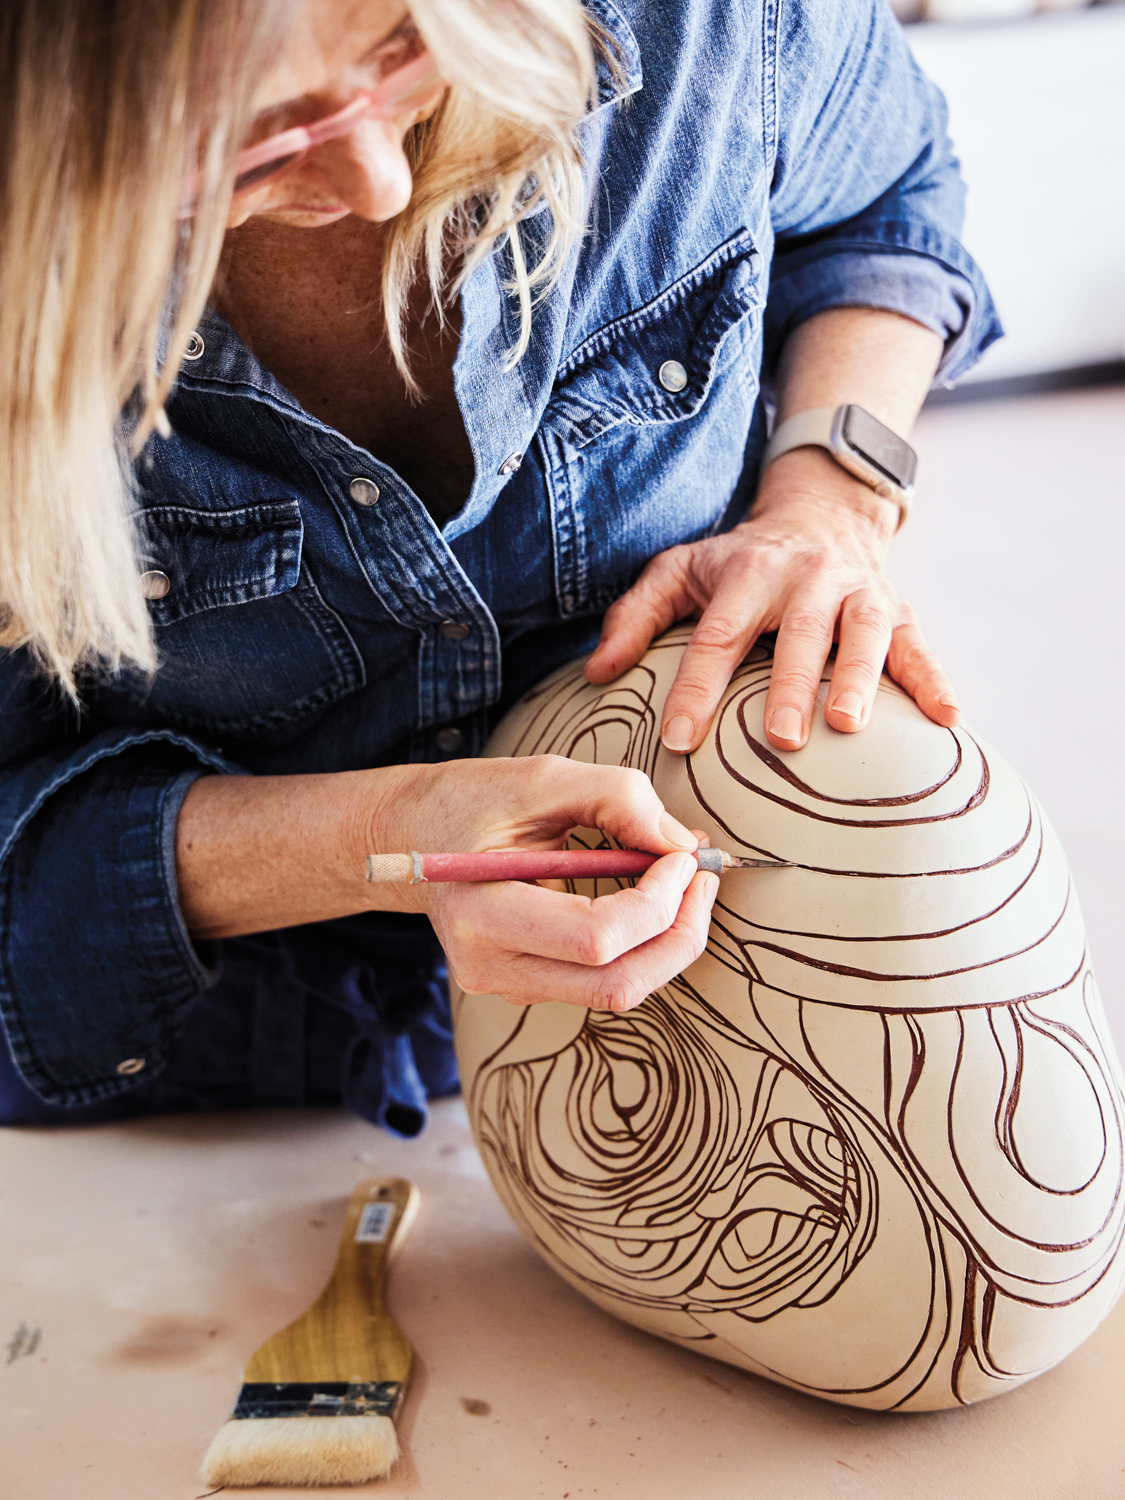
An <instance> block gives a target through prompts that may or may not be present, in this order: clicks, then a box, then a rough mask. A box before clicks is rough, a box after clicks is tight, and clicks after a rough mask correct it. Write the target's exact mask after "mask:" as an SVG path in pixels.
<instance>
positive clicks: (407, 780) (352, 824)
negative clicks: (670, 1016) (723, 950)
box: [177, 756, 718, 1010]
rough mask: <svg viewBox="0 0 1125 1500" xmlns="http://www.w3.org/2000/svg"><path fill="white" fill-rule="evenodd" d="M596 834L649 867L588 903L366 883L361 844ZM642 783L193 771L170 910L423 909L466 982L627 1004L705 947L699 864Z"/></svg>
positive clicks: (404, 845)
mask: <svg viewBox="0 0 1125 1500" xmlns="http://www.w3.org/2000/svg"><path fill="white" fill-rule="evenodd" d="M578 826H581V827H587V828H590V827H593V828H602V829H604V830H605V831H606V832H607V833H608V834H609V835H610V836H611V837H612V838H614V839H616V840H617V841H618V842H619V843H620V844H622V845H624V846H625V847H627V848H638V849H647V850H651V851H652V852H653V853H658V854H666V855H668V856H669V857H668V858H666V859H661V860H658V861H657V863H656V864H655V865H653V866H652V868H651V869H650V870H649V871H648V872H647V873H646V874H645V875H644V876H643V877H642V878H641V879H640V881H638V883H637V885H636V887H635V888H632V889H626V890H622V891H617V892H615V893H614V894H612V895H608V896H603V897H600V898H598V899H597V900H595V901H590V900H587V899H586V898H585V897H581V896H574V895H570V894H568V893H565V892H559V891H552V890H547V889H544V888H542V887H540V886H538V885H535V884H528V883H524V882H520V881H501V882H495V883H482V884H480V885H473V884H465V885H458V884H450V885H440V884H435V885H430V884H427V883H422V884H420V885H368V884H367V883H366V882H365V880H364V878H363V866H364V860H363V856H364V855H365V854H366V853H392V852H400V851H403V850H407V849H411V848H415V849H433V850H441V849H465V850H473V849H508V848H520V847H522V848H557V847H558V846H559V845H560V844H561V843H562V842H563V840H564V839H565V837H566V834H567V832H568V831H569V829H571V828H573V827H578ZM695 847H696V839H695V838H694V837H693V836H692V835H691V834H690V833H689V832H688V830H687V829H686V828H682V827H680V825H679V824H678V823H676V821H675V819H673V818H670V817H669V816H668V814H667V813H665V812H664V809H663V807H662V806H661V803H660V800H659V798H658V797H657V795H656V793H655V791H654V790H653V787H652V783H651V782H650V781H649V779H648V777H647V776H644V775H643V774H642V773H641V772H639V771H635V770H624V769H620V768H617V767H610V766H591V765H585V764H583V763H580V762H573V761H569V760H563V759H560V758H559V757H557V756H530V757H527V758H525V759H523V758H521V759H513V760H505V759H500V758H497V759H481V760H473V761H451V762H449V763H447V764H444V765H435V766H429V765H407V766H388V767H385V768H383V769H381V770H373V771H356V772H350V773H338V774H335V775H328V776H274V777H227V776H212V777H207V778H205V779H204V780H202V781H199V782H197V783H196V784H195V785H194V786H193V787H192V789H191V791H190V792H189V794H188V797H187V799H186V800H185V804H184V807H183V810H182V812H181V814H180V820H179V824H178V828H177V873H178V877H179V892H180V904H181V909H182V911H183V914H184V917H185V920H186V921H187V924H188V929H189V931H191V932H192V934H193V935H194V936H196V937H227V936H235V935H237V934H239V933H244V932H256V931H264V930H268V929H271V928H276V927H287V926H292V925H296V924H299V923H305V922H316V921H324V920H327V919H329V918H332V917H340V916H347V915H350V914H353V913H356V912H361V911H364V910H368V909H371V908H376V907H377V908H381V909H384V910H396V911H421V912H425V913H426V915H427V916H429V918H430V919H431V921H432V922H433V924H434V928H435V930H436V932H437V935H438V938H439V939H440V941H441V943H442V945H443V947H444V948H445V951H446V954H447V956H448V958H449V963H450V968H451V971H452V972H453V973H454V975H455V976H456V977H457V978H458V980H459V982H460V983H461V985H462V987H463V988H464V989H466V990H468V991H470V992H474V991H475V992H477V993H490V992H494V993H497V994H502V995H505V996H507V997H508V998H509V999H513V1000H517V1001H519V1002H520V1003H521V1004H525V1005H526V1004H534V1003H536V1002H537V1001H539V1000H544V999H553V1000H563V1001H570V1002H571V1003H574V1004H578V1005H587V1006H594V1007H598V1008H601V1009H614V1010H627V1009H629V1008H630V1007H631V1006H633V1005H636V1004H638V1003H639V1002H640V1001H641V1000H642V999H643V998H644V997H645V995H647V994H649V993H651V991H652V990H654V989H657V988H659V986H660V985H662V984H664V983H666V982H667V980H668V979H669V978H671V976H672V975H673V974H678V973H679V972H680V970H681V969H683V968H684V966H685V965H686V964H688V963H690V962H692V960H693V959H694V958H696V957H698V955H699V953H700V952H701V951H702V948H703V945H704V942H705V941H706V935H707V921H708V913H709V910H710V905H711V902H712V901H713V900H714V897H715V892H716V890H717V889H718V882H717V881H716V879H715V877H714V876H712V875H705V874H703V873H700V872H698V867H697V864H696V860H695V858H694V854H690V855H689V854H688V853H687V851H694V849H695Z"/></svg>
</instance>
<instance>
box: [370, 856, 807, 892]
mask: <svg viewBox="0 0 1125 1500" xmlns="http://www.w3.org/2000/svg"><path fill="white" fill-rule="evenodd" d="M695 857H696V859H697V860H698V861H699V868H700V869H701V870H709V871H710V872H711V874H713V875H723V874H725V873H726V871H727V870H789V869H792V865H791V864H789V863H788V862H787V861H786V860H781V859H751V858H749V857H748V856H745V855H741V854H727V853H726V851H725V850H723V849H697V850H696V851H695ZM662 858H663V856H662V855H660V854H646V853H645V852H644V851H643V850H641V849H495V850H489V851H487V852H485V853H482V854H419V853H418V851H417V850H416V849H415V850H412V851H411V852H410V853H409V854H369V855H368V856H367V878H368V880H370V881H371V882H372V884H374V885H379V884H382V883H384V882H388V883H389V882H399V883H401V882H406V881H409V883H410V884H411V885H417V884H418V882H419V881H423V880H441V881H450V880H586V879H589V878H590V877H597V876H602V877H604V878H606V879H612V878H613V877H617V878H619V879H623V878H627V877H629V876H634V875H643V874H644V872H645V871H646V870H647V869H649V867H650V866H652V865H654V864H655V863H656V861H657V860H658V859H662Z"/></svg>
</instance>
